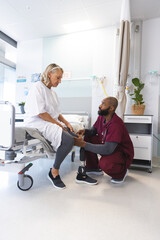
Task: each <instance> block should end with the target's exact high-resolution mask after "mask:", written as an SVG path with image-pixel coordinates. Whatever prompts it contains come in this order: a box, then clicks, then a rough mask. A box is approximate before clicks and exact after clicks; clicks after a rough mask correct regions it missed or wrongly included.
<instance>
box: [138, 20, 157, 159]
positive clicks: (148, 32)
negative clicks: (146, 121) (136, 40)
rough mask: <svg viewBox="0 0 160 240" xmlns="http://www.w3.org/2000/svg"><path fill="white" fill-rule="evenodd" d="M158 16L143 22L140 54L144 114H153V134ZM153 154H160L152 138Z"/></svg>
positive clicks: (155, 104) (155, 118)
mask: <svg viewBox="0 0 160 240" xmlns="http://www.w3.org/2000/svg"><path fill="white" fill-rule="evenodd" d="M159 26H160V18H157V19H152V20H147V21H144V22H143V26H142V27H143V29H142V54H141V80H142V81H143V82H144V83H145V87H144V91H143V94H144V100H145V105H146V109H145V114H149V115H153V120H154V122H153V123H154V124H153V130H154V135H155V136H158V125H159V124H160V102H159V95H160V91H159V89H160V48H159V43H160V28H159ZM150 71H158V74H153V75H150V74H149V72H150ZM153 140H154V141H153V154H154V156H157V150H158V155H159V156H160V150H159V149H160V144H159V142H158V141H157V139H156V138H155V137H154V138H153Z"/></svg>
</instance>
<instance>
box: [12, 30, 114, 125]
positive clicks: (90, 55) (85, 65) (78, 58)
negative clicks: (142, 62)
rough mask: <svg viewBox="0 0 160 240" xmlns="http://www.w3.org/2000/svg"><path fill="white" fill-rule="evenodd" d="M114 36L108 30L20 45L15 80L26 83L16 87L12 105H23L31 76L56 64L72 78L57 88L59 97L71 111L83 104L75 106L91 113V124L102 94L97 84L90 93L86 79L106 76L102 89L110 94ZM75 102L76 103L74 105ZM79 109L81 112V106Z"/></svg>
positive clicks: (24, 42) (68, 35) (19, 83)
mask: <svg viewBox="0 0 160 240" xmlns="http://www.w3.org/2000/svg"><path fill="white" fill-rule="evenodd" d="M114 36H115V27H114V26H112V27H107V28H103V29H97V30H92V31H85V32H79V33H74V34H67V35H61V36H55V37H48V38H44V39H36V40H30V41H22V42H20V43H19V44H18V56H17V70H16V75H17V79H18V78H20V79H21V78H22V80H23V79H24V80H25V79H26V82H20V81H19V82H17V83H16V93H17V94H16V103H18V102H21V101H25V98H26V96H25V92H26V91H27V90H28V89H29V87H30V82H31V75H32V74H34V73H41V72H42V71H43V70H44V68H45V67H46V66H47V65H48V64H49V63H51V62H56V63H58V64H59V65H61V66H62V67H63V69H64V71H69V72H71V77H72V81H65V82H63V83H62V84H61V85H60V86H58V88H57V92H58V95H59V97H60V98H63V99H64V100H69V103H71V104H72V106H71V108H73V110H75V105H76V104H77V101H78V100H80V99H81V100H82V102H83V103H81V102H79V106H80V105H81V104H84V110H86V109H85V107H86V106H87V109H89V112H90V113H91V112H92V113H91V115H92V119H94V120H95V119H96V117H97V107H98V105H99V104H100V102H101V100H102V99H103V98H104V97H105V94H104V92H103V89H102V86H101V85H100V84H99V83H98V82H97V83H96V89H95V88H94V91H93V88H92V87H94V86H93V85H92V81H91V80H90V78H91V77H92V76H93V75H96V76H99V77H101V76H106V77H107V81H106V82H105V88H106V89H107V93H108V94H109V95H111V94H112V81H113V77H112V75H113V74H112V73H113V63H114ZM69 98H70V99H69ZM75 98H76V99H77V101H74V99H75ZM85 103H86V104H85ZM79 108H80V110H82V108H83V106H80V107H79ZM18 110H19V108H18V107H17V111H18ZM94 120H93V121H94Z"/></svg>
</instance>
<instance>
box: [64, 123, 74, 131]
mask: <svg viewBox="0 0 160 240" xmlns="http://www.w3.org/2000/svg"><path fill="white" fill-rule="evenodd" d="M66 127H68V128H69V129H70V131H71V132H74V131H73V127H72V125H71V124H70V123H69V122H68V123H66Z"/></svg>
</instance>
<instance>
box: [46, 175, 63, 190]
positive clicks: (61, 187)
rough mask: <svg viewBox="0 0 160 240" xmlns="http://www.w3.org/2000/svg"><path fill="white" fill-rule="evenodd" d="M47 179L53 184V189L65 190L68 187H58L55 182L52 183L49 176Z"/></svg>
mask: <svg viewBox="0 0 160 240" xmlns="http://www.w3.org/2000/svg"><path fill="white" fill-rule="evenodd" d="M47 178H48V180H49V181H50V182H51V183H52V185H53V187H55V188H57V189H65V188H66V186H64V187H58V186H56V185H54V182H53V181H52V179H51V178H50V176H49V175H47Z"/></svg>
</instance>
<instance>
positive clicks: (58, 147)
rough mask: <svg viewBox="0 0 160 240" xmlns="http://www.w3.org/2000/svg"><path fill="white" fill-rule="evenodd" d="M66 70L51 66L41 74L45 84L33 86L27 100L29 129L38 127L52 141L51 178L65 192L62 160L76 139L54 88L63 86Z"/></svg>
mask: <svg viewBox="0 0 160 240" xmlns="http://www.w3.org/2000/svg"><path fill="white" fill-rule="evenodd" d="M62 75H63V69H62V68H61V67H60V66H58V65H57V64H50V65H49V66H47V68H46V69H45V71H44V73H43V74H42V75H41V81H38V82H36V83H34V84H33V86H32V87H31V89H30V91H29V94H28V96H27V99H26V104H25V111H26V117H25V120H24V123H25V126H26V127H31V128H37V129H38V130H39V131H40V132H41V133H42V135H43V136H44V137H45V138H46V139H47V140H48V141H50V142H51V145H52V147H53V149H54V150H55V151H56V158H55V162H54V165H53V168H52V169H50V171H49V174H48V179H49V180H50V181H51V182H52V184H53V186H54V187H56V188H60V189H63V188H65V184H64V183H63V182H62V180H61V178H60V176H59V168H60V165H61V163H62V161H63V160H64V159H65V157H66V156H67V154H68V153H69V152H70V151H71V149H72V147H73V145H74V138H73V136H71V135H70V134H69V133H68V132H67V131H66V129H65V127H64V126H66V127H67V128H69V129H70V131H71V132H72V131H73V128H72V126H71V125H70V123H69V122H68V121H67V120H66V119H65V118H64V117H63V116H62V114H61V113H60V106H59V101H58V98H57V95H56V92H55V91H54V90H53V88H52V87H57V86H58V84H59V83H61V79H62Z"/></svg>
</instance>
